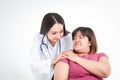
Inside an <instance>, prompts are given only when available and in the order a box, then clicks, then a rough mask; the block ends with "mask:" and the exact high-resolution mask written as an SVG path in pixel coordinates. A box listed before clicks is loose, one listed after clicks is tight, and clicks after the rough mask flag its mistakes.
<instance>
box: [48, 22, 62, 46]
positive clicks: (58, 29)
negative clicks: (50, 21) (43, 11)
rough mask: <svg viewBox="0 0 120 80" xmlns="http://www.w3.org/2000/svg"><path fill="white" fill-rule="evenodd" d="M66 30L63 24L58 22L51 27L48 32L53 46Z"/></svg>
mask: <svg viewBox="0 0 120 80" xmlns="http://www.w3.org/2000/svg"><path fill="white" fill-rule="evenodd" d="M63 33H64V30H63V25H62V24H59V23H56V24H54V25H53V26H52V27H51V29H50V30H49V31H48V33H47V37H48V40H49V41H50V43H51V44H52V46H54V45H55V43H56V42H57V41H59V39H60V38H61V37H62V36H63Z"/></svg>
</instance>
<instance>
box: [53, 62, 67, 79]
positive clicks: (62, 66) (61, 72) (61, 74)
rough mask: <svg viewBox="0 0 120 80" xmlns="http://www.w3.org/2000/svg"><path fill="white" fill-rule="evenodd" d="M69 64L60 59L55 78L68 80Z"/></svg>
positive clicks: (56, 66)
mask: <svg viewBox="0 0 120 80" xmlns="http://www.w3.org/2000/svg"><path fill="white" fill-rule="evenodd" d="M68 73H69V65H68V64H67V63H65V62H61V61H59V62H58V63H57V64H56V65H55V70H54V80H68Z"/></svg>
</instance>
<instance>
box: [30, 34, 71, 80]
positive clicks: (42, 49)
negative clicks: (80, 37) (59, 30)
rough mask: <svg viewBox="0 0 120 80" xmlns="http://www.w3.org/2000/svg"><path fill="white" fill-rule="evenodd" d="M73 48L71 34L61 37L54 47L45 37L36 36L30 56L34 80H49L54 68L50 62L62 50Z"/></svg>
mask: <svg viewBox="0 0 120 80" xmlns="http://www.w3.org/2000/svg"><path fill="white" fill-rule="evenodd" d="M44 44H45V45H44ZM72 48H73V43H72V36H71V33H69V34H67V35H66V36H63V37H62V38H61V39H60V41H58V42H57V43H56V44H55V46H54V47H52V46H51V44H50V43H49V42H48V40H47V37H46V36H45V37H44V36H43V35H42V34H37V35H36V36H35V38H34V39H33V43H32V49H31V54H30V67H31V69H32V72H33V74H34V76H35V78H36V80H51V78H52V76H53V69H54V66H53V65H51V60H52V59H53V58H55V57H56V55H57V54H58V53H60V52H62V51H64V50H69V49H72Z"/></svg>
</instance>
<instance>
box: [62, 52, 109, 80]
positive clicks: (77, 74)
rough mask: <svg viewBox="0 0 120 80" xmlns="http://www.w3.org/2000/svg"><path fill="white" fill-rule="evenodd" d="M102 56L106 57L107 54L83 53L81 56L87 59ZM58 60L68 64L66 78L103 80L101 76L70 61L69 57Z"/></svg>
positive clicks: (95, 59) (96, 59)
mask: <svg viewBox="0 0 120 80" xmlns="http://www.w3.org/2000/svg"><path fill="white" fill-rule="evenodd" d="M102 56H105V57H107V55H105V54H104V53H98V54H91V55H84V56H81V57H82V58H85V59H88V60H94V61H98V60H99V59H100V57H102ZM60 61H62V62H65V63H67V64H68V65H69V76H68V80H103V79H102V78H99V77H97V76H95V75H94V74H92V73H90V72H89V71H87V70H86V69H85V68H84V67H82V66H80V65H78V64H77V63H75V62H72V61H70V60H69V59H66V58H64V59H61V60H60Z"/></svg>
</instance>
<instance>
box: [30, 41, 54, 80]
mask: <svg viewBox="0 0 120 80" xmlns="http://www.w3.org/2000/svg"><path fill="white" fill-rule="evenodd" d="M40 52H41V51H40V40H39V39H35V40H33V44H32V48H31V51H30V57H29V59H30V60H29V61H30V62H29V63H30V68H31V70H32V72H33V74H34V76H35V78H36V79H37V80H49V79H50V75H51V71H52V67H53V66H52V65H51V60H45V59H44V57H43V56H42V54H41V53H40Z"/></svg>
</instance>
